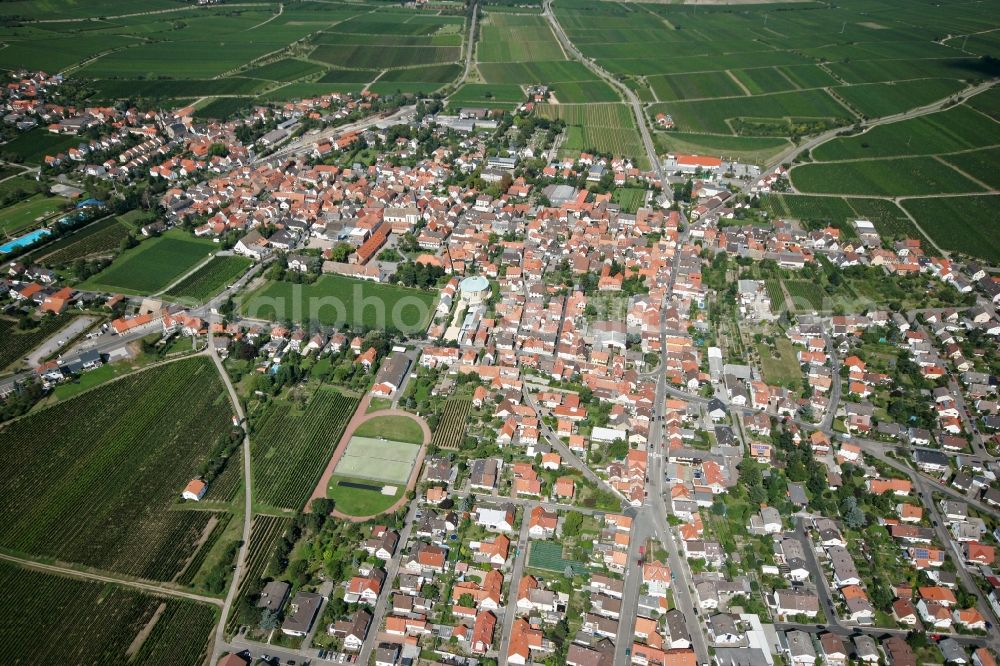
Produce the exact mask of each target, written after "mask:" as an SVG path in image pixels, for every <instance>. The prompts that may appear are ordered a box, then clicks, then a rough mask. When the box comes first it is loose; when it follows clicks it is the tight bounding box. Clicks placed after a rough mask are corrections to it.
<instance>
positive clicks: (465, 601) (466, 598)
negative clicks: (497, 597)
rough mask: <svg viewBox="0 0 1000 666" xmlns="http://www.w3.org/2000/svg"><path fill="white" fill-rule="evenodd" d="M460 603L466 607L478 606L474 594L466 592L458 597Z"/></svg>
mask: <svg viewBox="0 0 1000 666" xmlns="http://www.w3.org/2000/svg"><path fill="white" fill-rule="evenodd" d="M458 605H459V606H465V607H466V608H474V607H475V606H476V600H475V599H473V598H472V595H471V594H469V593H468V592H466V593H465V594H463V595H462V596H460V597H459V598H458Z"/></svg>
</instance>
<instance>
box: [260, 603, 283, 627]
mask: <svg viewBox="0 0 1000 666" xmlns="http://www.w3.org/2000/svg"><path fill="white" fill-rule="evenodd" d="M278 620H279V618H278V614H277V613H275V612H274V611H273V610H271V609H270V608H265V609H264V610H262V611H261V612H260V628H261V630H262V631H273V630H275V629H277V628H278Z"/></svg>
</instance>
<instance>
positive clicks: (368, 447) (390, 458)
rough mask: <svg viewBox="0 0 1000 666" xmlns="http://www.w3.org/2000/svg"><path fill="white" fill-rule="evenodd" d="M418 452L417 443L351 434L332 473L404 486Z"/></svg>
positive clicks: (418, 446)
mask: <svg viewBox="0 0 1000 666" xmlns="http://www.w3.org/2000/svg"><path fill="white" fill-rule="evenodd" d="M402 418H405V417H402ZM355 432H357V431H355ZM418 453H420V445H419V444H412V443H409V442H400V441H394V440H391V439H382V438H378V437H365V436H360V435H354V436H352V437H351V441H350V442H348V444H347V449H346V450H345V451H344V454H343V456H342V457H341V458H340V461H339V462H338V463H337V467H336V469H334V471H333V473H334V474H335V475H337V476H347V477H353V478H358V479H367V480H368V481H377V482H378V483H383V484H390V485H395V486H405V485H406V482H407V480H408V479H409V478H410V473H411V472H412V471H413V463H414V462H415V461H416V459H417V454H418Z"/></svg>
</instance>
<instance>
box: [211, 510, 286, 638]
mask: <svg viewBox="0 0 1000 666" xmlns="http://www.w3.org/2000/svg"><path fill="white" fill-rule="evenodd" d="M291 522H292V519H291V518H280V517H277V516H266V515H258V516H254V518H253V523H252V524H251V526H250V543H249V545H248V547H247V562H246V568H245V569H244V573H243V580H242V581H240V583H239V588H238V591H237V598H236V603H234V604H233V609H234V610H233V611H231V612H230V613H229V617H228V618H226V631H227V632H229V633H232V632H233V631H235V630H236V628H237V627H238V626H239V616H238V613H237V612H236V611H237V609H239V608H240V603H239V602H240V600H242V599H243V598H244V597H246V596H247V595H249V594H256V593H258V592H260V590H261V588H262V587H263V586H264V585H263V582H262V580H261V579H262V578H264V576H265V574H266V573H267V565H268V563H269V562H270V561H271V553H273V552H274V547H275V546H276V545H277V543H278V539H279V538H280V537H281V535H282V534H284V533H285V530H286V529H288V525H289V524H290V523H291ZM253 621H254V623H255V624H256V622H257V618H254V620H253Z"/></svg>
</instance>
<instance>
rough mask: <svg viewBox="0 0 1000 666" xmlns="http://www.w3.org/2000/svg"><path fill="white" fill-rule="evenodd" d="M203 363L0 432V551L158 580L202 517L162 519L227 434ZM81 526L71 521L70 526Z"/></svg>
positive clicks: (176, 566)
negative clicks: (1, 453)
mask: <svg viewBox="0 0 1000 666" xmlns="http://www.w3.org/2000/svg"><path fill="white" fill-rule="evenodd" d="M231 416H232V406H231V405H230V404H229V400H228V398H227V396H226V391H225V388H224V387H223V385H222V382H221V380H220V379H219V376H218V374H217V372H216V370H215V367H214V366H213V365H212V362H211V361H210V360H208V359H207V358H188V359H184V360H180V361H176V362H173V363H169V364H166V365H162V366H158V367H156V368H152V369H150V370H146V371H143V372H138V373H135V374H132V375H129V376H127V377H122V378H121V379H118V380H116V381H112V382H109V383H106V384H104V385H102V386H100V387H98V388H95V389H94V390H92V391H88V392H87V393H84V394H82V395H79V396H78V397H76V398H73V399H70V400H64V401H61V402H59V403H56V404H55V405H53V406H52V407H49V408H47V409H43V410H41V411H35V412H32V413H31V414H29V415H28V416H27V417H25V418H23V419H20V420H18V421H15V422H13V423H11V424H9V425H8V427H7V428H6V429H4V430H3V431H2V432H0V447H2V448H3V451H4V456H3V460H2V462H0V479H3V480H2V482H0V489H2V491H3V492H2V493H0V512H2V513H3V515H5V516H7V517H8V519H7V520H5V521H4V522H3V524H2V525H0V546H2V547H4V548H7V549H10V550H13V551H16V552H18V553H23V554H25V555H29V556H33V557H42V558H51V559H57V560H62V561H65V562H74V563H79V564H83V565H87V566H92V567H97V568H100V569H106V570H109V571H116V572H119V573H122V574H127V575H132V576H138V577H142V578H148V579H150V580H164V581H169V580H171V579H172V578H173V576H175V575H176V574H177V573H178V572H179V571H180V570H181V568H182V567H183V565H184V562H185V561H186V560H187V558H188V557H190V556H191V555H192V554H193V553H194V551H195V544H196V543H197V541H198V539H199V538H200V537H201V536H202V534H203V533H204V532H205V529H206V527H207V526H208V524H209V521H210V519H211V513H210V512H206V511H184V510H171V509H172V508H174V507H175V506H176V503H177V501H178V500H179V495H180V492H181V490H182V489H183V488H184V486H185V485H186V484H187V482H188V481H189V480H190V479H192V478H194V477H195V476H196V475H197V474H198V473H199V470H200V469H201V467H202V465H203V464H204V463H205V462H206V461H207V460H208V458H209V456H210V455H211V454H212V453H213V451H214V450H215V447H216V444H217V442H218V441H219V438H220V437H221V436H222V435H224V434H226V433H227V432H228V431H229V429H230V427H231V424H230V419H231ZM84 516H85V517H86V519H85V520H81V517H84Z"/></svg>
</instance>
